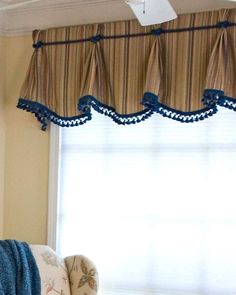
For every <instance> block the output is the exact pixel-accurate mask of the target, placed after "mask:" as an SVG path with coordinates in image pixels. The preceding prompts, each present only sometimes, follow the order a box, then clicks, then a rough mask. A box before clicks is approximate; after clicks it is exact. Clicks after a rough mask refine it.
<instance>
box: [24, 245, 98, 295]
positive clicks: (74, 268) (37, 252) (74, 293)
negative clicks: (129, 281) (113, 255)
mask: <svg viewBox="0 0 236 295" xmlns="http://www.w3.org/2000/svg"><path fill="white" fill-rule="evenodd" d="M30 248H31V251H32V253H33V255H34V257H35V260H36V263H37V266H38V269H39V273H40V277H41V294H42V295H96V294H97V288H98V276H97V271H96V268H95V266H94V264H93V263H92V262H91V261H90V260H89V259H88V258H86V257H84V256H82V255H78V256H70V257H67V258H65V259H62V258H60V257H59V256H58V255H57V254H56V253H55V252H54V251H53V250H52V249H51V248H50V247H48V246H41V245H30Z"/></svg>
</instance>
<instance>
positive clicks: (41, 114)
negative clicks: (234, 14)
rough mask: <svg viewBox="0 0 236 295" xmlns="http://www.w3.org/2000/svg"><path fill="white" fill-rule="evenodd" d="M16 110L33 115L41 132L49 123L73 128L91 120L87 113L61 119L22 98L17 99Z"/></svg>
mask: <svg viewBox="0 0 236 295" xmlns="http://www.w3.org/2000/svg"><path fill="white" fill-rule="evenodd" d="M17 108H19V109H22V110H26V111H27V112H31V113H33V114H35V117H36V118H37V120H38V121H39V122H40V123H41V129H42V130H43V131H45V130H46V129H47V126H48V123H49V122H50V121H51V122H53V123H54V124H57V125H59V126H61V127H74V126H78V125H82V124H84V123H86V122H87V121H89V120H91V119H92V115H91V113H89V112H88V113H87V112H86V113H84V114H82V115H79V116H74V117H61V116H59V115H57V114H56V113H55V112H53V111H51V110H50V109H49V108H47V107H45V106H44V105H42V104H41V103H38V102H35V101H30V100H27V99H23V98H20V99H19V101H18V104H17Z"/></svg>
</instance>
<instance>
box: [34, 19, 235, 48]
mask: <svg viewBox="0 0 236 295" xmlns="http://www.w3.org/2000/svg"><path fill="white" fill-rule="evenodd" d="M233 26H236V23H231V22H229V21H222V22H218V23H217V24H215V25H209V26H198V27H189V28H178V29H169V30H166V29H162V28H158V29H154V30H151V31H150V32H147V33H138V34H125V35H111V36H104V35H100V34H99V35H96V36H93V37H91V38H85V39H78V40H67V41H66V40H65V41H52V42H43V41H38V42H36V43H34V44H33V47H34V48H35V49H39V48H41V47H42V46H52V45H66V44H74V43H83V42H92V43H97V42H99V41H101V40H109V39H120V38H133V37H143V36H150V35H155V36H160V35H161V34H169V33H181V32H189V31H200V30H209V29H225V28H228V27H233Z"/></svg>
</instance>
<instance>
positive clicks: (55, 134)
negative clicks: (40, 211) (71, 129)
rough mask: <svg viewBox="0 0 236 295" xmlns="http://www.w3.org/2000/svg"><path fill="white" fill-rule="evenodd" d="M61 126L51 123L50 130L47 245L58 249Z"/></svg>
mask: <svg viewBox="0 0 236 295" xmlns="http://www.w3.org/2000/svg"><path fill="white" fill-rule="evenodd" d="M60 142H61V132H60V127H59V126H58V125H56V124H51V125H50V131H49V177H48V222H47V226H48V228H47V245H48V246H50V247H51V248H52V249H53V250H55V251H57V229H58V227H57V218H58V212H59V201H58V196H59V185H58V179H59V173H60V169H59V167H60V156H59V155H60Z"/></svg>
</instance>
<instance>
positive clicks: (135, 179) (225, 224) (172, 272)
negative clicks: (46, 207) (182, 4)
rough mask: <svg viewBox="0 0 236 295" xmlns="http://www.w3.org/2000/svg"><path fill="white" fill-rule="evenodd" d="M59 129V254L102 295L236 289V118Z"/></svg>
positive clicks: (228, 292) (222, 293)
mask: <svg viewBox="0 0 236 295" xmlns="http://www.w3.org/2000/svg"><path fill="white" fill-rule="evenodd" d="M93 116H94V119H93V120H92V121H91V122H89V123H87V124H85V125H83V126H79V127H73V128H69V129H67V128H63V129H62V130H61V147H60V178H59V185H60V196H59V204H60V206H59V217H58V251H59V252H60V253H61V254H62V255H63V256H66V255H72V254H75V253H79V254H84V255H86V256H88V257H89V258H90V259H92V260H93V261H94V262H95V264H96V266H97V268H98V272H99V278H100V286H99V294H101V295H113V294H114V295H136V294H140V295H153V294H155V295H156V294H157V295H235V294H236V192H235V183H236V181H235V177H236V115H235V113H234V112H230V111H229V110H223V109H220V110H219V113H218V114H216V115H215V116H214V117H212V118H209V119H207V120H205V121H202V122H199V123H193V124H182V123H179V122H175V121H173V120H169V119H166V118H162V117H161V116H158V115H156V116H153V117H152V118H151V119H149V120H147V121H145V122H142V123H140V124H137V125H130V126H119V125H116V124H115V123H113V122H112V121H111V120H110V119H109V118H107V117H105V116H102V115H100V114H97V113H93Z"/></svg>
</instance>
